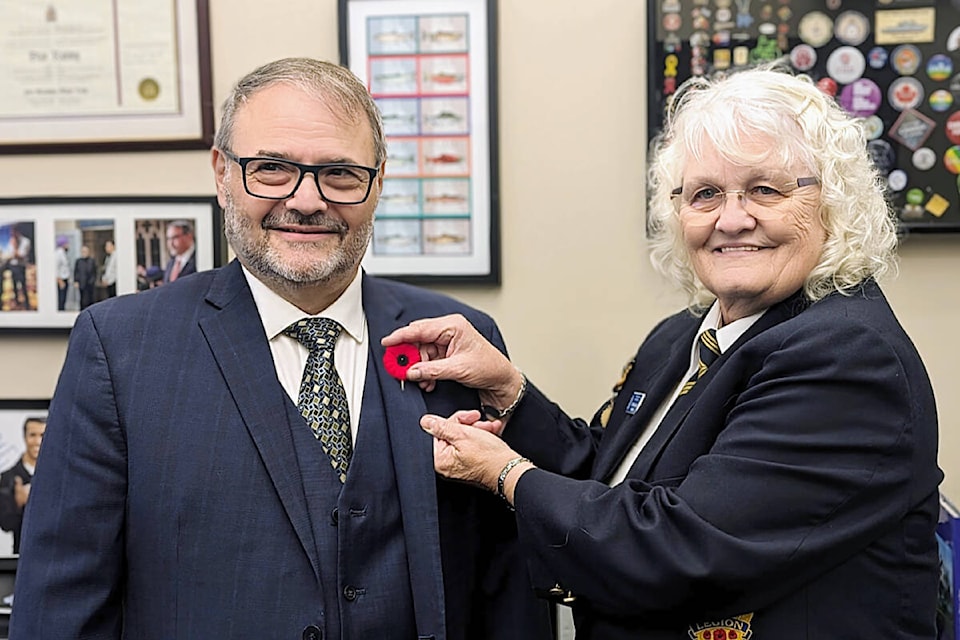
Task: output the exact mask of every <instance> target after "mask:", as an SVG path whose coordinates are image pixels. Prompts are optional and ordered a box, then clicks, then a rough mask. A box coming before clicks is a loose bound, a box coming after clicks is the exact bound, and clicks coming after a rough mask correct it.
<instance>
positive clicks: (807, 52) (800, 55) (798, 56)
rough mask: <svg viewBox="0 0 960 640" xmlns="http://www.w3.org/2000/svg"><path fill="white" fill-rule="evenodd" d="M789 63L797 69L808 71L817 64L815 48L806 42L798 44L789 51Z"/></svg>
mask: <svg viewBox="0 0 960 640" xmlns="http://www.w3.org/2000/svg"><path fill="white" fill-rule="evenodd" d="M790 64H792V65H793V68H794V69H796V70H797V71H809V70H810V69H813V67H814V66H816V64H817V50H816V49H814V48H813V47H811V46H810V45H808V44H798V45H797V46H795V47H794V48H793V50H792V51H791V52H790Z"/></svg>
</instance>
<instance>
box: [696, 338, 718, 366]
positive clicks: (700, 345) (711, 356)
mask: <svg viewBox="0 0 960 640" xmlns="http://www.w3.org/2000/svg"><path fill="white" fill-rule="evenodd" d="M697 355H698V357H699V358H700V362H702V363H703V365H704V366H705V367H709V366H710V365H711V364H713V361H714V360H716V359H717V358H718V357H720V343H719V342H717V330H716V329H707V330H706V331H704V332H703V333H701V334H700V336H699V337H698V338H697Z"/></svg>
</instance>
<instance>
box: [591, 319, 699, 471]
mask: <svg viewBox="0 0 960 640" xmlns="http://www.w3.org/2000/svg"><path fill="white" fill-rule="evenodd" d="M691 331H692V330H691ZM691 335H692V333H691ZM691 340H692V338H691ZM688 347H689V344H686V347H685V342H684V341H683V340H676V341H674V342H673V343H671V344H670V345H669V346H668V348H666V349H664V350H663V352H662V353H660V354H656V353H653V354H650V356H649V357H646V356H645V359H646V360H649V361H650V362H662V363H664V366H663V367H657V368H646V369H645V370H642V369H639V368H637V367H635V368H634V369H635V370H634V372H631V375H630V376H628V377H627V380H626V381H625V382H624V385H623V389H622V390H621V391H620V395H621V396H625V398H629V397H630V395H632V394H633V393H634V392H639V393H644V394H646V397H645V398H644V401H643V404H641V405H640V409H639V410H638V411H637V412H636V413H635V414H633V415H625V414H624V412H625V410H626V404H627V401H626V400H625V398H624V397H621V398H618V401H617V402H616V403H615V405H614V413H613V414H611V416H610V423H609V424H608V426H607V428H606V431H605V432H604V434H603V446H602V447H600V451H599V453H598V455H597V460H596V462H595V463H594V468H593V473H592V475H593V477H594V478H597V479H599V480H606V479H608V478H609V477H610V476H611V475H612V474H613V472H614V471H615V470H616V469H617V468H618V467H619V466H620V463H621V462H622V461H623V458H624V456H625V455H626V454H627V452H628V451H629V450H630V447H632V446H633V444H634V442H636V440H637V438H639V437H640V434H641V433H642V431H643V430H644V429H645V428H646V426H647V425H648V424H649V423H650V420H651V419H652V418H653V416H654V414H655V413H656V412H657V409H659V408H660V405H661V404H662V403H663V400H664V398H666V397H667V396H668V395H669V394H670V393H671V392H672V391H673V389H674V387H675V386H676V385H677V382H678V381H679V379H680V375H681V374H682V373H683V371H684V370H686V368H687V360H686V358H684V357H683V354H684V352H685V349H686V348H688ZM621 418H622V419H621Z"/></svg>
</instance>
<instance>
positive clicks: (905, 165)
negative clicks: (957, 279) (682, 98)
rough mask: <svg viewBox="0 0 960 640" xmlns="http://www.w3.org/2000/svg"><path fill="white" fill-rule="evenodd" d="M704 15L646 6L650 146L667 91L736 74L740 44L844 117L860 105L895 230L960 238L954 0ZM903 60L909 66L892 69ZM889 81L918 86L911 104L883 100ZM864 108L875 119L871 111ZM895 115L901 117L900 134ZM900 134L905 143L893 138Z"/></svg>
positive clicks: (823, 2) (827, 2)
mask: <svg viewBox="0 0 960 640" xmlns="http://www.w3.org/2000/svg"><path fill="white" fill-rule="evenodd" d="M738 7H740V11H742V12H743V15H742V16H741V15H739V13H738ZM704 9H705V8H704V6H703V3H700V2H697V1H696V0H670V1H669V2H649V3H647V33H646V36H647V60H648V79H649V89H648V105H647V118H648V122H647V131H648V133H649V138H650V139H652V138H653V137H654V136H655V135H656V133H657V132H658V131H659V130H660V127H661V125H662V118H663V112H664V108H665V106H666V105H667V102H668V100H669V97H670V95H671V94H672V92H673V90H675V88H676V87H677V86H679V84H681V83H682V82H683V81H684V80H686V79H688V78H690V77H691V76H692V75H693V74H694V73H696V74H698V75H702V74H704V73H706V74H709V73H713V72H715V71H718V70H719V71H727V70H729V71H735V70H736V69H737V68H738V64H737V58H738V52H737V48H738V47H739V48H741V54H740V56H739V57H740V58H741V60H743V59H746V60H747V64H752V63H753V62H758V61H761V60H763V59H772V58H776V57H778V55H783V56H786V57H787V58H788V59H789V60H790V64H791V65H792V68H793V69H794V70H795V71H796V72H798V73H805V74H807V75H809V76H810V77H811V78H812V79H813V80H814V81H817V82H822V83H823V85H822V87H823V88H825V89H826V90H828V91H834V92H835V95H836V96H837V99H838V101H840V103H841V104H843V105H844V106H847V105H848V104H849V105H851V107H850V108H848V111H849V110H850V109H851V108H853V109H860V108H861V107H862V106H863V102H862V101H863V100H866V101H867V104H866V106H867V107H868V108H867V109H865V110H863V111H857V112H856V115H861V116H862V117H863V118H864V122H865V124H867V130H868V132H869V133H868V135H871V136H872V138H871V140H870V141H869V143H868V144H869V145H870V150H871V155H872V156H873V157H874V158H875V160H876V161H877V165H878V167H879V168H880V170H881V173H882V175H883V177H884V179H885V180H886V181H887V186H888V190H887V191H888V195H889V200H890V203H891V206H892V210H893V211H894V213H895V215H896V216H897V218H898V224H899V226H900V230H901V232H902V233H903V234H904V235H908V234H912V233H922V234H928V233H955V232H960V175H958V174H960V109H958V107H960V26H958V25H960V4H958V3H957V2H942V3H940V2H938V3H932V2H931V3H919V2H894V3H892V4H891V3H883V2H881V3H879V4H878V3H876V2H874V1H873V0H844V1H843V2H834V1H832V0H789V1H787V2H780V3H758V2H754V3H752V4H751V3H749V2H746V3H734V4H731V5H728V7H727V12H728V14H729V17H727V14H721V13H720V12H719V10H718V8H716V7H712V5H711V7H708V8H707V9H709V11H706V12H705V11H704ZM765 33H766V34H768V35H764V34H765ZM814 45H816V46H814ZM801 46H803V48H801ZM807 47H809V48H807ZM900 47H903V48H900ZM768 53H769V54H770V55H766V54H768ZM844 56H846V57H848V58H849V61H846V60H845V59H844ZM911 57H912V58H913V60H914V62H916V68H915V69H912V70H911V68H910V67H909V66H907V65H904V64H901V62H900V61H903V60H904V59H907V60H910V59H911ZM895 61H898V62H896V63H895ZM861 63H862V65H863V71H862V72H861V74H860V75H859V76H857V74H856V69H857V65H858V64H861ZM851 65H852V69H853V71H851ZM739 66H745V65H739ZM831 71H832V74H831ZM845 74H846V75H845ZM855 76H856V77H855ZM904 78H909V80H901V79H904ZM898 81H901V82H902V83H904V85H905V86H907V88H908V90H914V91H915V90H917V89H919V92H920V98H919V102H918V103H917V104H915V105H912V106H907V105H909V104H911V103H910V102H906V103H904V102H902V101H900V100H899V99H897V101H896V102H895V101H894V100H893V99H892V98H891V96H892V95H894V92H895V90H896V88H897V87H898V86H901V85H895V84H894V83H896V82H898ZM951 95H952V98H951V97H950V96H951ZM933 96H936V97H937V98H936V101H935V100H934V99H931V97H933ZM854 104H856V105H857V107H853V106H852V105H854ZM870 109H875V111H874V113H872V114H869V115H868V112H869V111H870ZM901 118H905V119H909V121H910V122H908V123H906V125H907V126H906V127H904V123H905V121H901V120H900V119H901ZM948 120H949V121H950V124H948ZM898 121H899V122H898ZM901 127H904V128H902V129H901ZM948 127H949V128H948ZM908 128H912V130H913V133H914V137H913V138H912V139H911V138H909V137H908V136H905V135H898V133H899V132H906V131H907V130H908ZM918 129H919V135H917V130H918ZM948 131H949V132H950V133H949V134H948ZM920 150H922V151H920ZM918 151H919V153H920V154H922V158H923V163H922V164H921V163H920V157H918V156H917V153H918ZM948 163H949V164H950V165H951V166H953V167H954V169H956V171H957V172H958V173H951V170H950V169H948V168H947V165H948Z"/></svg>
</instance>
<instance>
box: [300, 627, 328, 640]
mask: <svg viewBox="0 0 960 640" xmlns="http://www.w3.org/2000/svg"><path fill="white" fill-rule="evenodd" d="M301 637H302V638H303V640H323V631H320V627H318V626H316V625H313V624H311V625H310V626H309V627H307V628H306V629H304V630H303V635H302V636H301Z"/></svg>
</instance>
